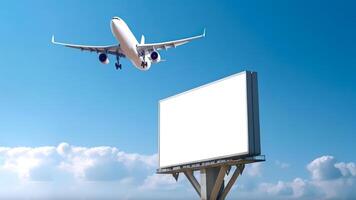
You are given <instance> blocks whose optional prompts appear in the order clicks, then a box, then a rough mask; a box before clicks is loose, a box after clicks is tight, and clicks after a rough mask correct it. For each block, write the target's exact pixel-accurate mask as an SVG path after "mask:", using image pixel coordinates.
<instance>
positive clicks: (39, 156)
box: [0, 143, 157, 181]
mask: <svg viewBox="0 0 356 200" xmlns="http://www.w3.org/2000/svg"><path fill="white" fill-rule="evenodd" d="M0 158H1V160H2V163H0V168H1V169H3V170H8V171H11V172H14V173H16V174H17V175H18V177H19V178H20V179H21V180H29V181H49V180H51V179H52V178H53V176H54V175H55V172H56V171H57V172H61V173H63V172H67V173H69V174H72V175H73V177H74V178H76V179H80V180H88V181H110V180H111V181H112V180H119V179H122V178H124V176H127V175H128V174H129V172H130V171H131V168H135V167H138V168H140V169H152V168H154V167H155V165H156V163H157V155H155V154H154V155H141V154H130V153H125V152H123V151H119V150H118V149H117V148H115V147H108V146H100V147H92V148H87V147H76V146H71V145H69V144H67V143H61V144H59V145H58V146H57V147H54V146H47V147H35V148H31V147H14V148H4V147H2V148H0Z"/></svg>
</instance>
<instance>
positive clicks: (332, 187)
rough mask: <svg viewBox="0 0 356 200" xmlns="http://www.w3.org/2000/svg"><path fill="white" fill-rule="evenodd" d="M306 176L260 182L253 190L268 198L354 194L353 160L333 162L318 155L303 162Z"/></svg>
mask: <svg viewBox="0 0 356 200" xmlns="http://www.w3.org/2000/svg"><path fill="white" fill-rule="evenodd" d="M307 170H308V171H309V172H310V179H301V178H295V179H294V180H292V181H281V180H280V181H277V183H268V182H267V183H260V184H259V186H258V187H257V188H256V189H255V192H254V193H253V194H254V196H255V197H256V198H260V197H263V196H265V197H264V198H267V197H269V199H353V198H356V191H355V190H356V174H355V163H353V162H350V163H344V162H337V161H336V159H335V158H334V157H333V156H321V157H319V158H316V159H314V160H313V161H311V162H310V163H309V164H308V165H307Z"/></svg>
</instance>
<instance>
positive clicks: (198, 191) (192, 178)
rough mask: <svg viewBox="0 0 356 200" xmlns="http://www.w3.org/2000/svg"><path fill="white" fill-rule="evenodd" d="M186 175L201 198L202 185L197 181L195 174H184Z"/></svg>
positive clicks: (189, 172)
mask: <svg viewBox="0 0 356 200" xmlns="http://www.w3.org/2000/svg"><path fill="white" fill-rule="evenodd" d="M184 175H185V176H186V177H187V179H188V180H189V182H190V183H191V184H192V186H193V187H194V189H195V191H197V193H198V195H199V196H200V195H201V194H200V190H201V188H200V184H199V182H198V181H197V179H196V178H195V176H194V172H193V171H191V170H190V171H186V172H184Z"/></svg>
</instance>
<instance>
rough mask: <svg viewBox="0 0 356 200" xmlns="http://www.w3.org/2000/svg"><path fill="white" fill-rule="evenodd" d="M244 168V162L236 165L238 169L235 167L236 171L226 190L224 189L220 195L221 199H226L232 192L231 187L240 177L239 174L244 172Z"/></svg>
mask: <svg viewBox="0 0 356 200" xmlns="http://www.w3.org/2000/svg"><path fill="white" fill-rule="evenodd" d="M244 169H245V165H244V164H242V165H237V166H236V169H235V171H234V173H233V174H232V176H231V178H230V180H229V182H228V183H227V184H226V186H225V188H224V190H223V191H222V193H221V195H220V196H219V200H224V199H225V198H226V196H227V194H228V193H229V192H230V189H231V188H232V186H233V185H234V183H235V181H236V179H237V177H239V175H241V174H242V172H243V171H244Z"/></svg>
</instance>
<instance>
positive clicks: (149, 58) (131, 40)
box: [52, 17, 205, 71]
mask: <svg viewBox="0 0 356 200" xmlns="http://www.w3.org/2000/svg"><path fill="white" fill-rule="evenodd" d="M110 25H111V32H112V34H113V35H114V37H115V38H116V39H117V40H118V42H119V44H114V45H107V46H87V45H78V44H67V43H62V42H56V41H55V40H54V35H53V36H52V43H53V44H56V45H62V46H65V47H70V48H75V49H80V50H82V51H90V52H97V53H98V54H99V61H100V62H101V63H103V64H109V58H108V54H111V55H114V56H116V62H115V68H116V69H117V70H118V69H121V68H122V66H121V64H120V58H125V57H127V58H128V59H130V60H131V62H132V64H133V65H134V66H135V67H136V68H138V69H140V70H143V71H146V70H148V69H149V68H150V67H151V64H152V63H154V64H156V63H159V62H162V61H164V60H162V59H161V56H160V54H159V53H158V51H159V50H162V49H165V50H167V49H169V48H172V47H174V48H175V47H177V46H180V45H183V44H186V43H188V42H190V41H192V40H195V39H198V38H202V37H205V29H204V32H203V34H201V35H197V36H193V37H189V38H184V39H180V40H173V41H168V42H159V43H145V36H144V35H142V36H141V42H140V43H138V41H137V40H136V38H135V36H134V35H133V33H132V32H131V30H130V28H129V27H128V26H127V24H126V23H125V22H124V20H122V19H121V18H119V17H113V18H112V19H111V23H110Z"/></svg>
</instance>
